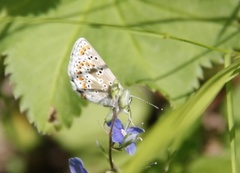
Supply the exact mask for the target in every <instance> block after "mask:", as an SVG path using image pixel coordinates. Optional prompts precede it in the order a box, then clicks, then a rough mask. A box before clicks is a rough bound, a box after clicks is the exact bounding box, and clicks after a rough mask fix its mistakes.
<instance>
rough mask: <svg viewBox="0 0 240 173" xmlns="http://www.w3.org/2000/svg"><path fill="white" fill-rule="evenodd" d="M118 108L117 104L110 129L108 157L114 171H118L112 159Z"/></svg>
mask: <svg viewBox="0 0 240 173" xmlns="http://www.w3.org/2000/svg"><path fill="white" fill-rule="evenodd" d="M117 109H118V107H116V106H115V107H114V108H113V117H112V120H111V127H110V131H109V148H108V158H109V163H110V168H111V171H113V172H118V171H117V169H116V166H115V165H114V163H113V159H112V146H113V142H112V133H113V127H114V123H115V120H116V119H117V115H118V111H117Z"/></svg>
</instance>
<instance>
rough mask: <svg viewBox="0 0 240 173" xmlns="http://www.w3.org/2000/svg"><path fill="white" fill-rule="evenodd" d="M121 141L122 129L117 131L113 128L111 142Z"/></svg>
mask: <svg viewBox="0 0 240 173" xmlns="http://www.w3.org/2000/svg"><path fill="white" fill-rule="evenodd" d="M123 139H124V136H123V134H122V129H117V128H115V127H113V132H112V141H113V142H117V143H122V141H123Z"/></svg>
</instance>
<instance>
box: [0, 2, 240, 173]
mask: <svg viewBox="0 0 240 173" xmlns="http://www.w3.org/2000/svg"><path fill="white" fill-rule="evenodd" d="M239 8H240V2H239V1H236V0H228V1H226V0H212V1H198V0H194V1H192V0H191V1H190V0H179V1H173V0H170V1H164V0H138V1H137V0H133V1H131V0H103V1H88V0H71V1H67V0H51V1H49V0H42V1H33V0H18V1H17V0H8V1H7V0H1V1H0V23H1V25H0V54H1V57H0V173H33V172H34V173H40V172H41V173H42V172H45V173H46V172H49V173H50V172H51V173H66V172H69V168H68V159H69V158H70V157H80V158H81V159H82V160H83V162H84V164H85V166H86V168H87V169H88V170H89V172H93V173H95V172H96V173H98V172H104V171H106V170H108V169H109V165H108V162H107V159H106V158H105V157H104V155H103V154H102V152H101V151H100V150H99V149H98V148H97V147H96V141H98V142H99V143H100V144H101V145H102V146H103V147H105V148H107V143H108V136H107V134H106V133H105V131H104V129H103V127H102V125H103V121H104V118H105V117H106V115H108V113H109V109H108V108H105V107H102V106H100V105H95V104H92V103H87V102H86V101H84V100H83V99H81V98H79V97H78V96H77V95H76V94H75V93H74V92H73V91H72V89H71V86H70V83H69V81H68V76H67V64H68V61H69V56H70V52H71V49H72V46H73V44H74V42H75V41H76V40H77V39H78V38H79V37H85V38H87V39H88V41H89V42H90V43H91V44H92V45H93V46H94V47H95V49H96V50H97V51H98V53H99V54H100V55H101V56H102V58H103V59H104V60H105V61H106V62H107V64H108V65H109V67H110V69H111V70H112V71H113V73H114V74H115V75H116V76H117V78H118V79H119V81H120V82H121V84H122V85H123V86H124V87H125V88H127V89H129V90H130V91H131V93H132V94H133V95H135V96H137V97H140V98H142V99H144V100H146V101H149V102H150V103H153V104H155V105H157V106H159V107H160V108H162V109H163V110H159V111H158V110H156V109H154V108H153V107H151V106H150V105H148V104H146V103H144V102H141V101H139V100H136V99H133V102H132V104H131V109H132V114H133V120H134V123H135V124H136V125H140V124H141V123H142V122H144V125H143V127H144V129H145V130H146V133H144V134H143V135H142V138H143V139H144V137H145V136H146V137H147V136H148V131H149V130H150V129H152V127H153V126H154V125H155V124H156V122H157V121H161V118H162V117H164V118H165V115H167V113H169V112H171V111H172V110H175V109H176V108H181V106H182V105H183V104H184V103H186V101H187V100H188V99H189V98H191V96H193V95H194V94H195V92H197V91H198V89H199V88H201V86H202V85H203V84H204V83H205V82H206V81H208V79H210V78H211V77H212V76H213V75H214V74H217V73H218V72H219V70H220V69H223V64H222V63H223V56H224V55H225V53H227V52H230V51H235V52H238V51H239V50H240V44H239V41H240V38H239ZM189 43H190V44H189ZM212 46H213V47H212ZM239 85H240V82H239V77H236V78H235V79H234V80H233V88H234V90H233V92H234V113H235V123H236V139H237V140H236V143H237V151H239V150H238V148H239V122H240V118H239V117H240V115H239V114H240V112H239V109H238V104H239V97H240V87H239ZM225 94H226V93H225V89H224V88H223V89H222V90H221V91H220V92H219V93H218V95H217V97H216V98H215V99H214V100H213V101H212V102H211V104H210V105H209V106H208V108H207V109H206V110H205V111H204V112H203V113H202V115H201V118H199V119H197V121H196V122H194V123H192V124H191V126H186V128H187V129H186V131H187V132H186V134H182V135H183V136H187V137H186V138H182V141H181V142H180V144H179V146H177V147H175V145H174V141H169V143H170V144H171V143H172V144H173V145H169V146H168V147H167V148H162V151H158V152H156V153H155V155H154V158H155V159H153V160H152V161H151V162H149V163H147V165H138V166H139V167H140V170H142V172H150V173H159V172H162V173H165V172H169V173H192V172H200V173H201V172H204V173H208V172H209V173H210V172H211V173H212V172H217V173H226V172H231V160H230V157H231V154H230V148H229V136H228V135H229V134H228V129H227V127H228V122H227V116H226V106H225V105H226V98H225ZM52 108H53V109H56V119H54V121H53V122H51V121H48V120H49V116H50V114H51V113H50V111H51V109H52ZM182 116H183V117H184V115H182ZM193 116H194V115H193ZM180 119H181V117H180ZM176 121H177V120H176ZM179 124H180V123H179ZM167 125H170V124H167ZM189 127H190V128H189ZM168 129H169V128H166V131H164V130H163V131H159V133H158V136H156V139H155V141H151V142H152V143H159V144H160V143H161V142H162V141H164V140H165V138H163V137H162V136H164V135H163V134H168V133H169V131H168ZM170 129H172V130H173V131H174V130H176V129H177V127H175V126H172V127H171V128H170ZM178 137H179V136H176V139H177V138H178ZM166 140H167V139H166ZM173 140H174V139H173ZM146 147H149V148H150V147H151V145H146ZM237 156H238V158H239V152H237ZM144 157H148V156H147V155H146V156H144ZM129 159H132V157H131V156H128V155H127V154H126V153H125V152H116V153H114V161H115V162H116V164H117V165H118V166H119V167H122V165H123V166H124V165H126V164H127V163H128V160H129ZM155 163H156V164H155ZM239 163H240V162H239V159H238V160H237V166H238V167H239V168H240V164H239ZM239 168H238V169H239Z"/></svg>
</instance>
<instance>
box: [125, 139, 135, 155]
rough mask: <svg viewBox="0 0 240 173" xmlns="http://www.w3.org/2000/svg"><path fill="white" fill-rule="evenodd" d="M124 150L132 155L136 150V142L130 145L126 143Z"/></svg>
mask: <svg viewBox="0 0 240 173" xmlns="http://www.w3.org/2000/svg"><path fill="white" fill-rule="evenodd" d="M125 150H126V151H127V153H128V154H129V155H131V156H132V155H134V153H135V152H136V144H135V143H134V142H133V143H131V144H130V145H128V146H127V147H126V148H125Z"/></svg>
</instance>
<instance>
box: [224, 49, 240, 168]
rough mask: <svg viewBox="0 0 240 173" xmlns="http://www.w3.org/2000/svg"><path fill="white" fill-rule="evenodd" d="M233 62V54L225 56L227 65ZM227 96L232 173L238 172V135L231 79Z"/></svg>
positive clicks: (227, 87)
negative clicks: (236, 134) (236, 132)
mask: <svg viewBox="0 0 240 173" xmlns="http://www.w3.org/2000/svg"><path fill="white" fill-rule="evenodd" d="M230 64H231V54H226V56H225V67H227V66H229V65H230ZM226 92H227V93H226V97H227V114H228V130H229V137H230V150H231V163H232V173H237V172H238V171H237V156H236V137H235V125H234V115H233V87H232V83H231V81H229V82H228V83H226Z"/></svg>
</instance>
